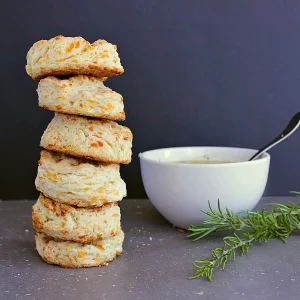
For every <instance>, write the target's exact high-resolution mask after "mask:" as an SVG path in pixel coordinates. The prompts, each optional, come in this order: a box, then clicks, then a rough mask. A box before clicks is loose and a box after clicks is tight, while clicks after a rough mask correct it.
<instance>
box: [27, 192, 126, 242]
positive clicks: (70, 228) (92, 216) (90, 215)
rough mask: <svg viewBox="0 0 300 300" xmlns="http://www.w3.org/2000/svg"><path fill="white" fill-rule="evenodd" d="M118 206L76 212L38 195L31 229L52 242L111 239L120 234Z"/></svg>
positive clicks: (82, 209)
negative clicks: (49, 238) (52, 240)
mask: <svg viewBox="0 0 300 300" xmlns="http://www.w3.org/2000/svg"><path fill="white" fill-rule="evenodd" d="M120 221H121V215H120V208H119V206H118V205H117V202H112V203H107V204H105V205H103V206H101V207H95V208H78V207H74V206H70V205H66V204H62V203H59V202H55V201H53V200H52V199H50V198H46V197H45V196H44V195H42V194H41V195H40V197H39V199H38V200H37V202H36V203H35V204H34V205H33V207H32V226H33V228H34V230H35V231H36V232H40V233H44V234H46V235H47V236H50V237H53V238H55V239H60V240H66V241H74V242H78V243H91V242H94V241H96V240H101V239H106V238H109V237H111V236H114V235H115V234H116V233H118V232H119V231H120V230H121V222H120Z"/></svg>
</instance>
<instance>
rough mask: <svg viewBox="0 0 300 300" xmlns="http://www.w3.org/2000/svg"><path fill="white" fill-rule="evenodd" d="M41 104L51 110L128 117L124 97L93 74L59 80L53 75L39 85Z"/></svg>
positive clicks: (121, 119)
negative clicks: (92, 75)
mask: <svg viewBox="0 0 300 300" xmlns="http://www.w3.org/2000/svg"><path fill="white" fill-rule="evenodd" d="M37 92H38V99H39V106H40V107H43V108H45V109H48V110H52V111H56V112H60V113H66V114H73V115H82V116H88V117H97V118H103V119H109V120H118V121H124V120H125V112H124V104H123V98H122V96H121V95H120V94H118V93H116V92H114V91H112V90H111V89H110V88H108V87H106V86H105V85H104V84H103V81H102V80H101V79H98V78H95V77H91V76H74V77H70V78H68V79H59V78H56V77H53V76H49V77H46V78H44V79H42V80H41V81H40V82H39V84H38V89H37Z"/></svg>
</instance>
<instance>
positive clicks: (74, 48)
mask: <svg viewBox="0 0 300 300" xmlns="http://www.w3.org/2000/svg"><path fill="white" fill-rule="evenodd" d="M26 71H27V73H28V75H30V76H31V77H32V78H33V79H34V80H39V84H38V89H37V92H38V100H39V106H40V107H43V108H45V109H48V110H51V111H54V112H55V115H54V118H53V119H52V121H51V122H50V123H49V125H48V127H47V129H46V130H45V132H44V134H43V136H42V138H41V142H40V146H41V147H43V148H44V150H42V151H41V157H40V160H39V166H38V174H37V177H36V180H35V185H36V188H37V190H38V191H39V192H40V197H39V199H38V200H37V202H36V203H35V204H34V206H33V209H32V225H33V228H34V229H35V231H36V234H35V239H36V249H37V251H38V253H39V255H40V256H41V257H42V258H43V259H44V260H45V261H46V262H47V263H50V264H57V265H60V266H62V267H71V268H79V267H91V266H99V265H106V264H107V263H108V262H109V261H111V260H113V259H114V258H115V257H117V256H118V255H120V254H121V253H122V245H123V240H124V233H123V231H122V229H121V215H120V208H119V206H118V201H121V200H122V199H123V197H125V196H126V185H125V182H124V181H123V180H122V178H121V176H120V164H128V163H130V161H131V155H132V151H131V148H132V133H131V131H130V130H129V129H128V128H127V127H125V126H121V125H119V124H117V123H116V121H123V120H124V119H125V112H124V104H123V98H122V96H121V95H120V94H118V93H116V92H114V91H112V90H111V89H109V88H108V87H106V86H105V85H104V81H105V80H106V79H107V77H110V76H117V75H120V74H122V73H123V72H124V70H123V67H122V65H121V63H120V59H119V56H118V53H117V48H116V46H115V45H112V44H110V43H108V42H106V41H104V40H98V41H96V42H94V43H93V44H90V43H89V42H87V41H86V40H84V39H83V38H81V37H63V36H57V37H55V38H52V39H50V40H41V41H38V42H36V43H35V44H34V45H33V46H32V47H31V48H30V50H29V51H28V54H27V65H26Z"/></svg>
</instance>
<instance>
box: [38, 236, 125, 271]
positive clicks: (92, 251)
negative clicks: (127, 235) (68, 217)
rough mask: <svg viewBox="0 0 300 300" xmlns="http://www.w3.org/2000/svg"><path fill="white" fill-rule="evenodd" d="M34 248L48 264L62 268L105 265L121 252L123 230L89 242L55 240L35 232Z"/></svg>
mask: <svg viewBox="0 0 300 300" xmlns="http://www.w3.org/2000/svg"><path fill="white" fill-rule="evenodd" d="M35 240H36V250H37V251H38V253H39V255H40V256H41V257H42V259H43V260H44V261H46V262H47V263H48V264H55V265H60V266H61V267H64V268H82V267H95V266H105V265H107V264H108V262H110V261H112V260H113V259H114V258H116V257H117V256H119V255H121V253H122V246H123V241H124V232H123V231H122V230H121V231H120V232H119V233H118V234H116V235H115V236H113V237H111V238H109V239H105V240H98V241H96V242H93V243H91V244H80V243H76V242H69V241H60V240H55V239H53V238H51V237H48V236H46V235H45V234H42V233H36V234H35Z"/></svg>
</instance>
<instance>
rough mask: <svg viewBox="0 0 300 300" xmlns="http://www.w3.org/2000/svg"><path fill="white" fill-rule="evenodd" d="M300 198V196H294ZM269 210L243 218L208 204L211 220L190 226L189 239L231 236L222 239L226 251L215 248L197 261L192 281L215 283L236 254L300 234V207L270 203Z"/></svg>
mask: <svg viewBox="0 0 300 300" xmlns="http://www.w3.org/2000/svg"><path fill="white" fill-rule="evenodd" d="M291 193H293V194H295V195H296V196H300V192H291ZM267 206H269V207H270V210H268V211H266V210H265V209H262V210H260V211H255V212H254V211H248V212H246V213H245V214H244V215H243V216H242V215H240V214H236V213H233V212H231V211H229V210H228V209H226V210H225V211H222V209H221V207H220V202H219V201H218V210H213V209H212V207H211V205H210V203H209V211H207V212H205V211H204V213H205V214H206V215H208V216H209V217H210V218H209V219H207V220H206V221H204V222H203V223H201V224H200V225H197V226H195V225H190V226H189V231H190V234H189V235H188V237H189V238H191V239H193V240H194V241H197V240H199V239H202V238H203V237H205V236H207V235H209V234H211V233H213V232H220V231H225V232H232V234H231V235H229V236H226V237H224V238H223V247H219V248H215V249H214V250H212V252H211V257H210V258H208V259H203V260H197V261H194V263H193V265H194V266H195V273H194V275H193V276H191V277H190V278H191V279H193V278H198V277H206V278H207V279H208V280H209V281H213V272H214V270H215V269H218V268H221V269H223V270H224V269H225V267H226V265H227V264H228V263H229V262H230V261H233V260H235V257H236V254H237V252H238V253H239V254H240V255H243V254H245V253H247V252H248V251H249V249H250V247H251V246H253V245H254V244H255V243H260V242H268V241H269V240H270V239H272V238H277V239H280V240H281V241H282V242H284V243H286V239H287V238H288V237H289V236H290V234H291V233H292V232H294V231H300V205H297V204H295V203H290V204H287V205H285V204H279V203H269V204H267Z"/></svg>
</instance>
